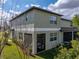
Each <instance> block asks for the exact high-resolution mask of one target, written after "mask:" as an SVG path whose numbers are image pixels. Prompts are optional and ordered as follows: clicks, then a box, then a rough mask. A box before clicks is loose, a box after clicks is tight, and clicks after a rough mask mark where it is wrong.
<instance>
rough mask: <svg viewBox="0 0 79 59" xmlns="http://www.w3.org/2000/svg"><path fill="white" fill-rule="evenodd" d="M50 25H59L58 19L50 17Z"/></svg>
mask: <svg viewBox="0 0 79 59" xmlns="http://www.w3.org/2000/svg"><path fill="white" fill-rule="evenodd" d="M50 23H51V24H57V17H56V16H51V17H50Z"/></svg>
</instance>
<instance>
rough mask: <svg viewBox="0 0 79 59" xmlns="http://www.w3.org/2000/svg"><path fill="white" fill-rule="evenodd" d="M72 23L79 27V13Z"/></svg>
mask: <svg viewBox="0 0 79 59" xmlns="http://www.w3.org/2000/svg"><path fill="white" fill-rule="evenodd" d="M72 25H73V26H75V27H77V28H79V15H75V16H74V17H73V19H72Z"/></svg>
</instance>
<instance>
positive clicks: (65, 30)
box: [60, 27, 79, 32]
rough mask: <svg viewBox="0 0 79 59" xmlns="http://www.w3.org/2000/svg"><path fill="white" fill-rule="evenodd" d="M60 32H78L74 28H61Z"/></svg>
mask: <svg viewBox="0 0 79 59" xmlns="http://www.w3.org/2000/svg"><path fill="white" fill-rule="evenodd" d="M60 31H62V32H72V31H79V30H78V29H77V28H76V27H61V30H60Z"/></svg>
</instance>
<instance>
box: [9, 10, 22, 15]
mask: <svg viewBox="0 0 79 59" xmlns="http://www.w3.org/2000/svg"><path fill="white" fill-rule="evenodd" d="M9 12H10V13H11V14H13V15H15V14H16V15H19V14H20V13H21V11H14V10H9Z"/></svg>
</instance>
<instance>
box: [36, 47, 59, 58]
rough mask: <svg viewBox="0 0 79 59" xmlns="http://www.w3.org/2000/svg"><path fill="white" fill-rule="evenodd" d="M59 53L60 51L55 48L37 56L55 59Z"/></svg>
mask: <svg viewBox="0 0 79 59" xmlns="http://www.w3.org/2000/svg"><path fill="white" fill-rule="evenodd" d="M58 53H59V49H58V48H53V49H50V50H47V51H45V52H42V53H39V54H37V56H40V57H42V58H44V59H54V57H55V56H57V54H58Z"/></svg>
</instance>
